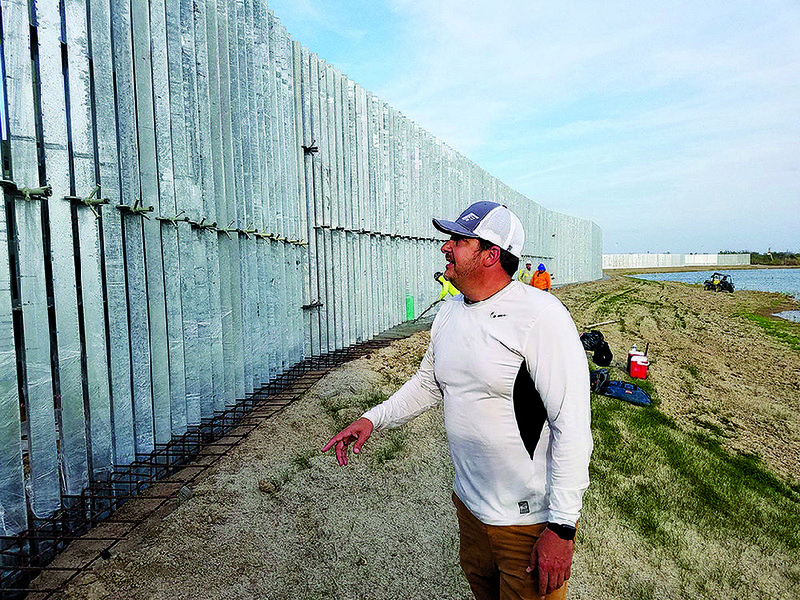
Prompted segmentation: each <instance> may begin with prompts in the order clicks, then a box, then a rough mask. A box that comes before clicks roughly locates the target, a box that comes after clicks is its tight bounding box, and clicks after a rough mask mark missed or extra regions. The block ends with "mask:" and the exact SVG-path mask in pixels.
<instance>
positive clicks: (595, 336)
mask: <svg viewBox="0 0 800 600" xmlns="http://www.w3.org/2000/svg"><path fill="white" fill-rule="evenodd" d="M602 343H603V334H602V333H600V332H599V331H597V330H596V329H592V331H587V332H586V333H582V334H581V344H583V348H584V350H589V351H592V350H597V349H598V348H599V347H600V345H601V344H602Z"/></svg>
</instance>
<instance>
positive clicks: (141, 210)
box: [117, 198, 153, 221]
mask: <svg viewBox="0 0 800 600" xmlns="http://www.w3.org/2000/svg"><path fill="white" fill-rule="evenodd" d="M117 208H118V209H119V210H121V211H122V212H127V213H130V214H132V215H139V216H141V217H144V218H145V219H147V220H148V221H149V220H150V217H148V216H147V213H150V212H153V207H152V206H142V199H141V198H137V199H136V202H134V203H133V206H127V205H125V204H117Z"/></svg>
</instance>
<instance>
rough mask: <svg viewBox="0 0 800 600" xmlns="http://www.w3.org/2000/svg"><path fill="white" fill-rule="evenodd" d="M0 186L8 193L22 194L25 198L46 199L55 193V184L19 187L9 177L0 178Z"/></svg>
mask: <svg viewBox="0 0 800 600" xmlns="http://www.w3.org/2000/svg"><path fill="white" fill-rule="evenodd" d="M0 187H2V188H3V190H4V191H5V192H6V193H8V194H13V195H17V196H22V197H23V198H24V199H25V200H28V201H30V200H44V198H46V197H48V196H52V195H53V186H51V185H50V184H45V185H43V186H40V187H35V188H29V187H19V186H18V185H17V184H16V183H15V182H13V181H9V180H8V179H0Z"/></svg>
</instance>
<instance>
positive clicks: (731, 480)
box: [589, 381, 800, 556]
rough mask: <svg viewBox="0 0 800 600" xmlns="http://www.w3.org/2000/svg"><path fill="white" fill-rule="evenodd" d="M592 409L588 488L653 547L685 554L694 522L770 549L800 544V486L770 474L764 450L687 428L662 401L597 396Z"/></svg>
mask: <svg viewBox="0 0 800 600" xmlns="http://www.w3.org/2000/svg"><path fill="white" fill-rule="evenodd" d="M636 383H637V385H639V384H640V382H638V381H637V382H636ZM641 383H643V382H641ZM592 409H593V414H592V419H593V423H592V428H593V432H594V439H595V451H594V454H593V456H592V463H591V466H590V470H591V479H592V486H591V487H590V488H589V494H597V495H598V498H599V499H602V502H603V503H606V504H607V503H610V504H611V505H612V507H613V509H614V511H615V513H616V514H617V515H618V516H619V518H621V519H622V520H623V521H624V522H625V525H626V527H629V528H631V529H634V530H636V531H638V532H639V533H640V535H641V536H642V537H643V538H645V539H646V540H648V541H650V543H652V544H653V545H654V546H658V547H661V548H664V549H667V550H670V549H671V550H672V551H674V555H675V556H678V555H680V550H681V545H682V544H683V532H684V531H685V529H686V528H694V529H695V530H697V531H698V532H700V533H701V534H703V535H711V534H713V535H715V536H716V535H719V533H720V532H723V534H726V533H727V534H729V535H730V536H736V537H743V538H745V539H752V540H753V541H754V543H757V544H759V545H761V546H762V547H764V548H767V547H769V546H770V545H774V544H776V543H777V544H778V545H780V546H783V547H784V548H786V549H797V548H800V530H799V529H798V527H797V523H799V522H800V488H798V487H796V486H795V487H791V486H789V485H787V484H786V483H784V482H782V481H780V480H778V479H777V478H776V477H774V476H773V475H771V474H770V473H769V472H768V471H767V470H766V469H765V468H764V467H763V465H762V464H761V462H760V461H759V459H758V457H756V456H753V455H737V454H732V453H730V452H728V451H727V450H725V449H724V448H723V447H722V445H721V439H720V437H719V436H717V435H714V434H713V432H712V433H710V434H709V433H698V434H694V433H689V432H686V431H683V430H682V429H681V428H680V427H679V426H678V425H677V424H676V422H675V421H673V420H672V419H670V418H669V417H667V416H665V415H663V414H662V413H661V412H660V411H659V410H658V409H657V408H656V407H634V406H631V405H626V404H624V403H622V402H619V401H617V400H614V399H612V398H606V397H603V396H593V401H592ZM598 501H600V500H598Z"/></svg>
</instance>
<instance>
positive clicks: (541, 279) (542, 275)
mask: <svg viewBox="0 0 800 600" xmlns="http://www.w3.org/2000/svg"><path fill="white" fill-rule="evenodd" d="M531 285H532V286H533V287H535V288H538V289H540V290H544V291H545V292H549V291H550V273H548V272H547V269H546V268H545V266H544V265H543V264H542V263H539V267H538V268H537V269H536V273H534V274H533V283H532V284H531Z"/></svg>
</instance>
